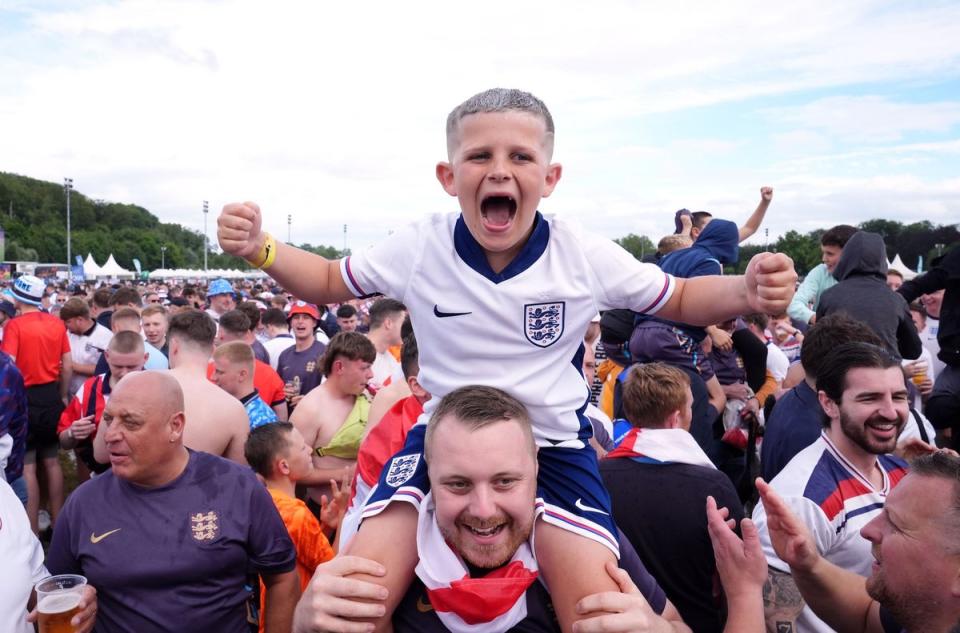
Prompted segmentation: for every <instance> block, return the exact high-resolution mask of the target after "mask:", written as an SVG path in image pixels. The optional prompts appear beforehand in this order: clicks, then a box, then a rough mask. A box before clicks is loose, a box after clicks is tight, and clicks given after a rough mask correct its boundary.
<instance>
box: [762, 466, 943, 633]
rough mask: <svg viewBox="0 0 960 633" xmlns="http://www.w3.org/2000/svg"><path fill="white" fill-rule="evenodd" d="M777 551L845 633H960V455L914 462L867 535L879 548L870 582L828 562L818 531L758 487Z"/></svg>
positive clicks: (808, 596) (810, 599)
mask: <svg viewBox="0 0 960 633" xmlns="http://www.w3.org/2000/svg"><path fill="white" fill-rule="evenodd" d="M758 488H759V490H760V495H761V496H762V497H763V500H764V504H765V507H766V508H767V518H768V526H769V531H770V536H771V541H772V543H773V547H774V549H776V551H777V554H778V555H779V556H780V557H781V559H782V560H784V561H786V562H787V563H788V564H789V565H790V571H791V572H792V573H793V577H794V579H795V580H796V583H797V587H798V588H799V589H800V591H801V592H802V594H803V598H804V600H806V601H807V603H808V604H809V605H810V606H811V607H812V608H813V610H814V611H815V612H816V613H817V615H819V616H820V617H821V618H823V620H824V621H825V622H827V623H828V624H829V625H830V626H832V627H834V628H835V629H836V630H838V631H857V632H860V631H862V632H863V633H921V632H923V633H947V632H948V631H949V632H950V633H957V631H960V550H958V543H960V457H957V455H956V454H952V453H950V452H948V451H939V452H936V453H933V454H931V455H924V456H923V457H919V458H917V459H916V460H914V461H912V462H911V464H910V473H909V474H908V475H907V476H906V477H904V479H903V481H902V482H901V483H900V485H899V486H897V488H896V490H894V491H893V492H892V493H891V494H890V497H889V498H888V499H887V503H886V506H885V509H884V510H883V512H880V513H879V514H877V515H876V516H875V517H874V519H873V520H872V521H870V523H868V524H867V525H865V526H864V527H863V529H862V530H861V534H862V535H863V537H864V538H865V539H867V540H869V541H870V543H871V544H872V546H873V547H872V552H871V553H872V558H871V561H872V562H873V568H872V570H871V573H870V577H869V578H867V579H866V580H864V579H863V578H861V577H860V576H857V575H855V574H853V573H851V572H849V571H845V570H843V569H840V568H839V567H837V566H836V565H832V564H830V563H829V562H827V561H825V560H824V559H823V558H822V557H821V556H820V554H819V553H818V552H817V546H816V543H815V542H814V540H813V538H812V536H811V535H810V532H809V531H808V530H807V528H806V526H804V524H803V522H801V521H800V520H799V519H798V518H797V517H796V516H795V515H794V514H793V513H792V512H791V511H790V509H789V508H788V507H787V505H786V504H785V503H784V502H783V500H782V499H780V498H779V496H778V495H777V494H776V493H775V492H773V491H772V490H770V488H769V487H768V486H767V485H766V484H763V483H762V482H760V483H758Z"/></svg>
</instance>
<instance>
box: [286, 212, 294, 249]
mask: <svg viewBox="0 0 960 633" xmlns="http://www.w3.org/2000/svg"><path fill="white" fill-rule="evenodd" d="M292 224H293V215H292V214H290V213H288V214H287V244H290V226H291V225H292Z"/></svg>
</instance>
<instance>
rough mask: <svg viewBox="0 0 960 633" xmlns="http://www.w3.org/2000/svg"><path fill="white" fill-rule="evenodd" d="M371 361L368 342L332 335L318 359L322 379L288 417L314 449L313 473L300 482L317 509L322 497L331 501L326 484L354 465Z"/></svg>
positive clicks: (353, 334) (374, 352)
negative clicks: (319, 359)
mask: <svg viewBox="0 0 960 633" xmlns="http://www.w3.org/2000/svg"><path fill="white" fill-rule="evenodd" d="M376 356H377V350H376V349H375V348H374V346H373V343H371V342H370V341H369V340H368V339H367V337H365V336H364V335H363V334H360V333H359V332H340V333H339V334H337V335H336V336H334V337H333V339H332V340H331V341H330V345H329V346H328V347H327V351H326V354H325V355H324V357H323V374H324V376H325V377H326V380H324V382H323V383H321V384H320V386H319V387H317V388H316V389H314V390H313V391H311V392H310V393H308V394H307V395H305V396H304V397H303V399H302V400H301V401H300V404H299V405H297V408H296V409H294V411H293V415H292V416H291V417H290V422H292V423H293V425H294V426H295V427H297V430H298V431H300V434H301V435H303V439H305V440H306V442H307V444H308V445H309V446H311V447H312V448H313V465H314V471H313V473H312V474H311V475H310V476H309V477H307V478H304V479H303V480H302V483H303V484H305V485H306V486H308V488H307V492H308V494H309V495H310V500H311V501H312V502H313V504H316V507H317V508H318V507H319V505H320V499H321V497H322V496H323V495H326V496H327V497H328V498H329V497H330V483H329V482H330V480H331V479H337V480H338V479H340V477H341V475H342V473H343V469H344V468H345V467H351V466H354V465H355V464H356V463H357V452H358V450H359V449H360V440H362V439H363V434H364V433H363V432H364V429H365V428H366V424H367V419H368V417H369V412H370V402H369V400H367V397H366V395H365V394H364V391H365V390H366V386H367V383H368V382H369V381H370V379H371V378H372V377H373V370H372V369H371V366H372V364H373V361H374V359H375V358H376ZM313 504H311V505H313Z"/></svg>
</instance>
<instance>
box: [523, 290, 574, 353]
mask: <svg viewBox="0 0 960 633" xmlns="http://www.w3.org/2000/svg"><path fill="white" fill-rule="evenodd" d="M563 307H564V302H563V301H557V302H554V303H528V304H527V305H525V306H523V321H524V332H523V333H524V334H525V335H526V337H527V340H528V341H530V342H531V343H533V344H534V345H536V346H537V347H550V346H551V345H553V344H554V343H556V342H557V341H558V340H559V339H560V337H561V336H562V335H563V316H564V315H563Z"/></svg>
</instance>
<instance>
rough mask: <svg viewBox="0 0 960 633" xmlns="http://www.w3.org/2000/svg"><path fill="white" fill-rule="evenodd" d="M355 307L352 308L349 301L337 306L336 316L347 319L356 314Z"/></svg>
mask: <svg viewBox="0 0 960 633" xmlns="http://www.w3.org/2000/svg"><path fill="white" fill-rule="evenodd" d="M356 314H357V309H356V308H354V307H353V306H352V305H350V304H349V303H344V304H343V305H341V306H340V307H339V308H337V318H338V319H349V318H350V317H352V316H356Z"/></svg>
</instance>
